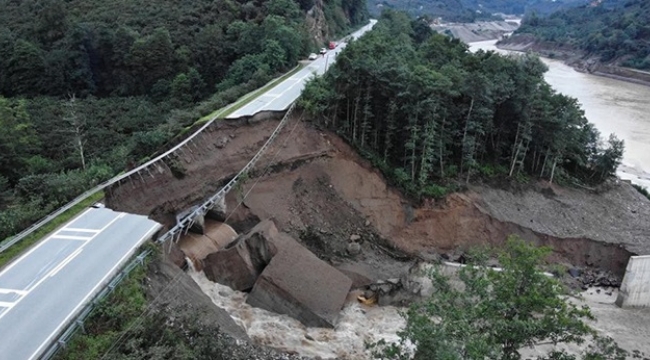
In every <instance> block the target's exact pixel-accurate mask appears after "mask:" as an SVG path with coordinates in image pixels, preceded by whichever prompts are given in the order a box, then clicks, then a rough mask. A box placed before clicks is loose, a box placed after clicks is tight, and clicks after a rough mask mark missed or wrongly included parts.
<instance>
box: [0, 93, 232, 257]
mask: <svg viewBox="0 0 650 360" xmlns="http://www.w3.org/2000/svg"><path fill="white" fill-rule="evenodd" d="M235 104H236V103H233V104H230V105H228V106H226V107H225V108H224V109H223V111H226V110H228V109H230V108H231V107H233V106H235ZM217 116H218V115H215V116H214V117H213V118H212V119H210V120H209V121H208V122H207V123H205V125H203V126H202V127H201V128H200V129H198V130H197V131H195V132H194V133H193V134H192V135H190V136H189V137H187V138H186V139H185V140H183V141H181V142H180V143H178V144H177V145H176V146H174V147H173V148H171V149H169V150H168V151H166V152H164V153H163V154H161V155H159V156H157V157H155V158H154V159H152V160H149V161H147V162H146V163H144V164H142V165H140V166H138V167H137V168H135V169H133V170H130V171H127V172H126V173H124V174H121V175H117V176H115V177H114V178H112V179H110V180H107V181H104V182H103V183H101V184H99V185H97V186H95V187H94V188H92V189H90V190H88V191H86V192H84V193H83V194H81V195H79V196H77V197H76V198H75V199H74V200H72V201H70V202H69V203H67V204H66V205H64V206H62V207H61V208H59V209H58V210H56V211H54V212H52V213H51V214H49V215H47V216H46V217H44V218H42V219H41V220H39V221H38V222H36V223H34V224H32V225H31V226H29V227H28V228H26V229H25V230H23V231H21V232H20V233H18V234H16V235H15V236H14V237H12V238H11V239H9V240H6V241H4V242H3V243H2V244H0V253H1V252H4V251H5V250H7V249H8V248H10V247H11V246H13V245H14V244H16V243H18V242H19V241H21V240H23V239H24V238H26V237H27V236H29V235H30V234H32V233H33V232H35V231H36V230H38V229H39V228H40V227H41V226H43V225H45V224H47V223H49V222H50V221H52V220H54V218H56V217H58V216H59V215H61V214H63V213H64V212H66V211H67V210H69V209H70V208H72V207H73V206H75V205H77V204H79V203H80V202H82V201H84V200H86V199H88V198H89V197H90V196H92V195H94V194H96V193H97V192H99V191H101V190H104V189H105V188H107V187H109V186H111V185H113V184H115V183H118V182H120V181H122V180H124V179H126V178H128V177H129V176H131V175H133V174H137V173H138V172H140V171H142V170H145V169H146V168H148V167H149V166H151V165H153V164H155V163H157V162H159V161H161V160H163V159H164V158H166V157H167V156H169V155H171V154H172V153H173V152H175V151H177V150H178V149H180V148H181V147H183V146H184V145H186V144H187V143H188V142H190V141H192V139H194V137H195V136H197V135H198V134H200V133H201V132H202V131H203V130H205V129H206V128H207V127H208V126H210V125H211V124H212V123H213V122H214V121H215V120H217Z"/></svg>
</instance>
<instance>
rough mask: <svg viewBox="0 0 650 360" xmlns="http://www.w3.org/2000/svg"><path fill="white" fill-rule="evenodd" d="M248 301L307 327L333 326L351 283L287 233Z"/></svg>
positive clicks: (278, 242) (279, 240)
mask: <svg viewBox="0 0 650 360" xmlns="http://www.w3.org/2000/svg"><path fill="white" fill-rule="evenodd" d="M275 244H276V246H277V247H278V253H277V254H276V255H275V256H274V257H273V259H271V262H270V263H269V265H268V266H267V267H266V268H265V269H264V271H263V272H262V274H261V275H260V277H259V278H258V279H257V282H255V286H254V287H253V290H252V291H251V293H250V294H249V295H248V298H247V299H246V302H247V303H248V304H250V305H252V306H255V307H259V308H262V309H265V310H269V311H273V312H276V313H278V314H286V315H289V316H291V317H293V318H295V319H297V320H299V321H300V322H302V323H303V324H304V325H305V326H314V327H330V328H331V327H334V325H336V323H337V321H338V315H339V312H340V311H341V308H342V307H343V304H344V302H345V299H346V297H347V295H348V292H349V291H350V287H351V286H352V280H350V279H349V278H348V277H347V276H345V275H344V274H343V273H341V272H340V271H338V270H336V269H335V268H333V267H332V266H330V265H328V264H327V263H325V262H324V261H322V260H320V259H319V258H318V257H316V255H314V254H313V253H311V252H310V251H309V250H307V249H306V248H304V247H303V246H302V245H300V244H299V243H298V242H296V241H295V240H293V239H292V238H291V237H289V236H288V235H286V234H280V236H278V239H277V241H276V242H275Z"/></svg>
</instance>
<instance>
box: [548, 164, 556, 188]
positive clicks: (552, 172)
mask: <svg viewBox="0 0 650 360" xmlns="http://www.w3.org/2000/svg"><path fill="white" fill-rule="evenodd" d="M555 165H557V157H555V158H553V168H552V169H551V179H550V180H549V183H551V184H552V183H553V177H554V176H555Z"/></svg>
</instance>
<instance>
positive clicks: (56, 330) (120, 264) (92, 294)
mask: <svg viewBox="0 0 650 360" xmlns="http://www.w3.org/2000/svg"><path fill="white" fill-rule="evenodd" d="M159 228H160V225H159V224H154V225H153V226H152V227H151V228H150V229H149V231H147V232H146V233H145V234H144V235H143V236H142V237H141V238H140V239H139V240H138V241H137V242H136V243H135V244H134V245H133V246H132V247H131V249H129V251H127V252H126V253H125V254H124V256H122V258H121V259H120V260H119V261H118V262H117V264H115V266H113V267H112V268H111V270H110V271H109V272H108V273H106V275H104V277H103V278H102V280H101V281H100V282H98V283H97V284H96V285H95V287H93V289H92V290H91V291H90V292H89V293H88V294H87V295H86V296H85V297H84V298H83V299H82V300H81V302H79V304H77V306H75V308H74V309H72V311H70V313H69V314H68V315H67V316H66V317H65V319H64V320H63V321H62V322H61V323H60V324H59V326H58V327H57V328H56V329H55V330H54V331H53V332H52V333H50V335H49V336H48V337H47V339H45V341H44V342H43V343H41V345H40V346H39V347H38V348H37V349H36V351H34V353H33V354H32V355H31V356H30V357H29V358H28V359H29V360H31V359H35V358H37V356H38V355H39V353H40V352H41V350H42V349H43V347H44V346H47V345H48V344H49V343H50V341H51V340H52V338H53V337H54V336H56V334H58V333H59V332H60V331H61V330H62V328H63V327H64V326H67V324H68V322H69V321H70V319H71V318H72V317H73V316H74V315H75V314H76V313H77V312H78V311H79V309H80V308H81V307H82V306H84V305H85V304H86V302H87V301H88V300H89V298H90V297H92V296H94V295H95V294H96V293H97V291H98V290H99V288H100V287H101V286H105V285H106V282H107V280H109V279H110V278H111V277H112V276H113V275H114V273H115V270H116V269H118V268H119V267H121V266H122V265H123V263H124V261H125V260H126V259H127V258H129V257H131V256H132V255H133V252H134V250H135V249H137V248H138V247H139V246H140V245H142V244H141V243H142V241H143V240H146V239H147V238H148V237H149V236H151V234H152V233H153V232H155V231H156V230H158V229H159ZM0 316H1V315H0Z"/></svg>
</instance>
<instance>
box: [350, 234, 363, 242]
mask: <svg viewBox="0 0 650 360" xmlns="http://www.w3.org/2000/svg"><path fill="white" fill-rule="evenodd" d="M359 239H361V236H359V235H357V234H354V235H350V241H358V240H359Z"/></svg>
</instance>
